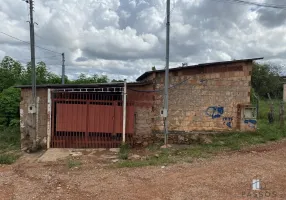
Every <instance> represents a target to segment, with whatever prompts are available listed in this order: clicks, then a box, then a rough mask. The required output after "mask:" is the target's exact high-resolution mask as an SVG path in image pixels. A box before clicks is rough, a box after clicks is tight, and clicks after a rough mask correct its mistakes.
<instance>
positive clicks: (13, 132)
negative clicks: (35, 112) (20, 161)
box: [0, 127, 21, 152]
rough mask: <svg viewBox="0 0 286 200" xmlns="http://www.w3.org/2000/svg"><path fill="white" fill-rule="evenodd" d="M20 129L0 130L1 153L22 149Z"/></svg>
mask: <svg viewBox="0 0 286 200" xmlns="http://www.w3.org/2000/svg"><path fill="white" fill-rule="evenodd" d="M20 139H21V134H20V128H19V127H2V128H1V129H0V152H7V151H10V150H19V149H20Z"/></svg>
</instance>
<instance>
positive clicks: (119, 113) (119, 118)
mask: <svg viewBox="0 0 286 200" xmlns="http://www.w3.org/2000/svg"><path fill="white" fill-rule="evenodd" d="M134 115H135V108H134V106H126V133H130V134H132V133H134V123H135V122H134V120H135V116H134ZM114 118H115V130H114V132H115V133H123V129H122V127H123V107H122V106H115V116H114Z"/></svg>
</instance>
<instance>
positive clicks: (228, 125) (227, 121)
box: [222, 117, 233, 128]
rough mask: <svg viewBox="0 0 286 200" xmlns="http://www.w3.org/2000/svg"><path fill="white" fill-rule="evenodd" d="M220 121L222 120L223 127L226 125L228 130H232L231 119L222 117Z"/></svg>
mask: <svg viewBox="0 0 286 200" xmlns="http://www.w3.org/2000/svg"><path fill="white" fill-rule="evenodd" d="M222 120H223V125H226V126H227V127H228V128H232V121H233V117H224V118H222Z"/></svg>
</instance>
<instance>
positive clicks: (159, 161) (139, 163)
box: [116, 149, 175, 168]
mask: <svg viewBox="0 0 286 200" xmlns="http://www.w3.org/2000/svg"><path fill="white" fill-rule="evenodd" d="M169 151H170V150H168V149H164V150H162V151H160V152H159V153H158V154H157V155H152V156H149V157H147V158H146V159H145V160H122V161H121V162H119V163H117V164H116V166H117V167H120V168H122V167H144V166H157V165H167V164H170V163H175V160H174V157H172V155H171V154H170V153H169Z"/></svg>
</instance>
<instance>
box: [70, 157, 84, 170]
mask: <svg viewBox="0 0 286 200" xmlns="http://www.w3.org/2000/svg"><path fill="white" fill-rule="evenodd" d="M81 165H82V163H81V161H80V160H73V159H68V160H67V166H68V168H69V169H71V168H74V167H80V166H81Z"/></svg>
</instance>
